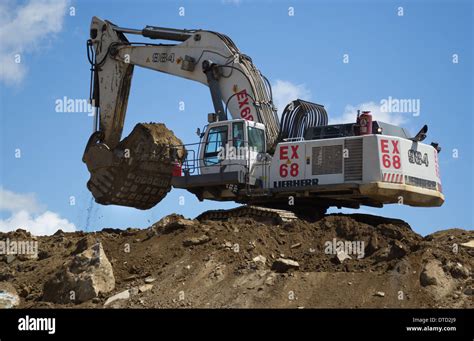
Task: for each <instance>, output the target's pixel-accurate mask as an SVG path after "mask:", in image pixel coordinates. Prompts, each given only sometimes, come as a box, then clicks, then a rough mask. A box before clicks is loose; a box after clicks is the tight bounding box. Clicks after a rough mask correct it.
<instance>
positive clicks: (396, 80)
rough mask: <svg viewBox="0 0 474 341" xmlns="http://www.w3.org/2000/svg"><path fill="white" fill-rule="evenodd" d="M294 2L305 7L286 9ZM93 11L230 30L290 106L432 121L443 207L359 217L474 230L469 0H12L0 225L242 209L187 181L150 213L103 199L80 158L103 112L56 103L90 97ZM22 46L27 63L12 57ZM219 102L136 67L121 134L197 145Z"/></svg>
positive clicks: (100, 223)
mask: <svg viewBox="0 0 474 341" xmlns="http://www.w3.org/2000/svg"><path fill="white" fill-rule="evenodd" d="M46 5H48V6H46ZM71 6H72V7H74V10H75V13H74V14H75V15H74V16H71V15H70V14H71ZM181 6H182V7H184V10H185V15H184V16H179V7H181ZM290 6H291V7H293V8H294V16H289V15H288V14H289V7H290ZM399 7H403V15H400V14H401V11H400V8H399ZM94 15H96V16H99V17H101V18H103V19H108V20H110V21H112V22H114V23H116V24H117V25H119V26H123V27H131V28H143V27H144V26H145V25H154V26H163V27H173V28H202V29H210V30H215V31H219V32H222V33H225V34H227V35H229V36H230V37H231V38H232V39H233V40H234V42H235V43H236V44H237V46H238V47H239V48H240V50H241V51H242V52H244V53H246V54H248V55H250V56H251V57H252V59H253V61H254V63H255V64H256V66H257V67H258V68H259V69H260V70H261V71H262V72H263V74H264V75H266V76H267V77H268V78H269V80H270V82H271V83H272V84H273V85H274V91H275V93H276V95H275V96H276V99H277V104H279V107H281V109H282V107H283V106H284V105H285V104H286V103H287V102H289V101H290V100H293V99H295V98H296V97H301V98H303V99H307V100H311V101H314V102H317V103H321V104H324V105H325V106H326V108H327V110H328V113H329V115H330V117H331V120H332V121H333V122H336V121H342V120H347V119H349V118H352V117H353V114H354V110H357V109H358V108H360V107H366V108H370V109H372V110H373V111H374V114H375V118H376V119H377V118H378V119H381V120H389V121H392V122H397V123H402V125H403V126H405V127H407V128H408V129H409V130H411V131H412V132H416V131H417V130H418V129H419V128H420V127H421V126H422V125H423V124H425V123H426V124H428V126H429V135H428V139H427V141H428V143H429V142H430V141H437V142H439V143H440V145H441V146H442V148H443V151H442V152H441V154H440V168H441V176H442V181H443V189H444V193H445V196H446V203H445V204H444V205H443V206H442V207H441V208H413V207H405V206H398V205H391V206H390V205H388V206H385V207H384V208H383V209H368V208H364V209H363V210H362V212H370V213H374V214H378V215H383V216H390V217H396V218H401V219H404V220H406V221H407V222H409V223H410V224H411V225H412V227H413V229H414V230H415V231H416V232H418V233H420V234H427V233H431V232H433V231H436V230H439V229H445V228H451V227H462V228H467V229H472V228H473V226H474V224H473V222H474V215H473V199H472V198H473V195H474V187H473V178H472V177H473V159H472V154H473V149H472V148H473V147H472V146H473V134H472V131H473V130H474V124H473V118H472V115H473V109H474V104H473V97H472V94H473V65H472V57H473V5H472V2H471V1H430V2H428V1H407V2H405V1H252V2H250V1H245V0H242V1H204V2H189V1H180V2H176V1H163V2H159V3H158V2H155V1H140V0H138V1H103V2H101V3H100V4H97V1H69V2H65V1H62V0H58V1H52V2H50V1H31V0H29V1H9V0H7V1H2V4H1V5H0V18H1V19H0V40H1V41H2V44H1V47H0V64H1V69H0V113H1V116H0V117H1V125H0V150H1V155H2V156H1V159H0V162H1V163H0V186H1V189H0V193H1V196H0V199H2V200H1V203H0V230H6V229H9V228H13V227H18V226H17V225H21V226H23V227H25V228H29V229H31V230H33V231H35V232H36V233H40V234H41V233H51V231H52V232H54V231H53V230H55V229H56V228H57V227H61V226H62V227H63V229H66V230H73V229H87V230H95V229H102V228H105V227H120V228H126V227H132V226H133V227H147V226H149V225H150V224H151V223H153V222H155V221H157V220H158V219H160V218H161V217H162V216H164V215H166V214H169V213H172V212H177V213H181V214H183V215H185V216H187V217H195V216H196V215H198V214H199V213H200V212H202V211H204V210H206V209H210V208H218V207H219V208H226V207H232V206H233V204H232V203H216V202H209V201H206V202H204V203H199V202H198V201H197V199H195V198H194V197H193V196H192V195H190V194H188V193H187V192H185V191H182V190H173V191H172V192H171V193H169V194H168V196H167V197H166V199H165V200H163V201H162V202H161V203H160V204H159V205H158V206H156V207H154V208H153V209H151V210H148V211H140V210H135V209H131V208H124V207H117V206H101V205H98V204H95V203H93V202H92V200H91V195H90V193H89V192H88V190H87V188H86V186H85V184H86V182H87V180H88V178H89V174H88V172H87V169H86V167H85V165H84V164H83V163H82V161H81V158H82V153H83V149H84V146H85V143H86V141H87V139H88V137H89V135H90V133H91V129H92V119H91V117H89V116H88V115H87V113H84V112H81V113H79V112H74V113H64V112H62V113H61V112H56V111H55V101H56V100H57V99H61V98H63V97H64V96H66V97H68V98H71V99H83V98H88V91H89V76H90V74H89V64H88V61H87V58H86V54H85V53H86V46H85V44H86V40H87V38H88V30H89V24H90V20H91V17H92V16H94ZM144 39H145V38H142V39H140V38H139V37H136V38H133V41H143V40H144ZM18 55H19V56H20V57H21V58H20V59H21V61H20V63H15V62H14V59H15V57H18ZM344 55H347V56H346V57H348V63H344V62H343V61H344ZM453 55H456V56H457V63H456V62H453V58H454V59H455V58H456V57H455V56H454V57H453ZM389 97H392V98H398V99H416V100H419V101H420V104H421V107H420V109H421V110H420V115H419V116H416V117H415V116H413V114H412V113H392V114H387V113H383V112H380V110H379V107H380V101H381V100H383V99H387V98H389ZM180 101H184V103H185V110H184V111H179V108H178V105H179V102H180ZM211 111H212V103H211V99H210V95H209V90H208V88H207V87H205V86H203V85H200V84H198V83H193V82H191V81H188V80H184V79H179V78H176V77H173V76H169V75H164V74H159V73H157V72H152V71H150V70H143V69H139V68H136V69H135V76H134V79H133V82H132V90H131V94H130V100H129V106H128V114H127V118H126V125H125V130H124V136H125V135H126V134H128V133H129V132H130V131H131V129H132V128H133V126H134V125H135V124H136V123H138V122H149V121H155V122H164V123H165V124H166V125H167V126H168V127H169V128H170V129H172V130H173V131H174V132H175V133H176V135H177V136H179V137H180V138H181V139H182V140H184V141H185V142H186V143H190V142H195V141H196V135H195V134H194V132H195V131H196V128H197V127H202V126H203V125H204V124H205V123H206V120H207V113H208V112H211ZM18 152H20V153H21V155H20V157H18V156H19V154H18ZM456 156H457V157H456ZM180 196H184V198H185V204H184V205H179V197H180ZM71 197H74V201H75V204H74V205H71V200H70V198H71ZM332 211H333V212H337V211H338V210H335V209H334V210H332Z"/></svg>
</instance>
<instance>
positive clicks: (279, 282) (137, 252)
mask: <svg viewBox="0 0 474 341" xmlns="http://www.w3.org/2000/svg"><path fill="white" fill-rule="evenodd" d="M14 236H16V237H15V238H25V239H28V238H33V237H32V236H30V235H29V234H28V233H26V231H16V232H11V233H7V234H0V240H4V239H6V238H10V239H12V238H13V237H14ZM35 238H36V240H37V241H38V243H39V256H38V258H36V259H33V258H29V259H28V258H22V259H20V258H11V257H10V258H8V259H7V257H6V256H3V257H2V259H1V260H0V281H6V282H8V283H10V284H11V285H12V286H13V288H14V289H15V290H16V291H17V292H18V295H19V297H20V302H19V307H24V308H32V307H106V308H122V307H127V308H144V307H145V308H153V307H154V308H161V307H166V308H173V307H184V308H186V307H202V308H206V307H272V308H277V307H278V308H280V307H281V308H287V307H288V308H291V307H294V308H296V307H300V306H304V307H308V308H309V307H318V308H336V307H338V308H345V307H348V308H357V307H358V308H362V307H380V308H381V307H407V308H414V307H456V308H458V307H459V308H461V307H463V308H466V307H470V308H473V307H474V304H473V297H472V295H473V285H474V283H473V279H472V271H473V269H474V261H473V256H474V248H473V245H472V241H473V240H474V232H473V231H467V230H462V229H450V230H446V231H439V232H436V233H434V234H431V235H429V236H426V237H422V236H420V235H418V234H417V233H415V232H414V231H412V230H411V228H410V226H409V225H408V224H407V223H405V222H403V221H401V220H397V219H390V218H384V217H375V216H370V215H363V214H353V215H343V214H334V215H327V216H325V217H324V218H322V219H321V220H319V221H317V222H308V221H304V220H295V221H291V222H286V223H281V224H280V223H276V222H271V221H270V222H266V221H257V220H254V219H250V218H230V219H228V220H225V221H214V220H204V221H198V220H191V219H186V218H184V217H183V216H179V215H175V214H173V215H170V216H167V217H164V218H163V219H161V220H160V221H159V222H157V223H155V224H153V225H152V226H151V227H149V228H148V229H142V230H140V229H127V230H117V229H104V230H102V231H100V232H96V233H84V232H76V233H65V232H61V233H57V234H55V235H52V236H45V237H35ZM97 245H100V246H97ZM94 247H95V248H97V249H98V252H95V253H94V252H92V253H91V252H89V251H88V250H91V249H92V250H93V249H94ZM101 250H102V251H101ZM101 252H103V254H102V253H101ZM84 253H86V254H84ZM101 255H102V256H104V257H106V259H107V261H108V262H109V264H110V269H111V270H110V271H108V270H107V265H106V262H105V260H103V261H99V263H101V262H102V264H105V265H104V266H105V269H102V270H104V271H105V272H104V273H106V274H109V272H111V273H110V274H111V275H112V276H113V278H114V280H115V281H113V280H112V276H99V277H100V279H101V281H99V282H97V283H99V284H98V286H99V287H101V288H102V289H103V290H95V289H98V288H95V289H94V285H90V286H88V285H89V284H90V283H92V282H93V281H92V282H87V281H85V283H86V284H83V285H84V290H85V289H87V290H85V291H84V292H85V294H84V295H83V296H82V298H81V299H79V300H78V299H76V300H75V301H73V300H70V299H69V298H68V297H67V295H62V294H60V293H61V290H62V289H61V290H60V289H58V288H62V287H61V286H62V285H64V283H63V282H61V281H59V282H58V278H59V279H60V278H62V277H61V273H62V274H63V275H64V274H67V275H68V276H69V277H68V276H66V277H67V278H69V279H68V280H70V277H72V278H73V279H74V280H71V281H69V282H68V283H69V284H71V283H72V284H75V283H82V282H80V280H79V279H78V278H86V277H88V276H89V277H93V274H94V271H99V272H98V274H100V273H101V271H100V269H99V268H98V265H97V264H98V263H96V262H97V260H94V257H96V258H97V257H99V258H100V256H101ZM79 258H80V259H79ZM74 259H75V262H76V263H74V261H73V260H74ZM79 260H83V261H84V262H82V261H81V262H79ZM77 262H79V263H80V264H79V263H77ZM73 263H74V264H73ZM78 264H79V265H78ZM73 265H74V266H73ZM75 265H77V267H75ZM77 269H79V270H80V271H76V270H77ZM58 273H59V274H58ZM74 276H75V277H74ZM81 276H82V277H81ZM63 278H64V276H63ZM48 281H49V282H48ZM51 281H52V282H51ZM66 282H67V281H66ZM112 282H114V285H113V286H112V285H111V283H112ZM54 285H57V286H58V287H57V288H56V289H55V286H54ZM75 288H76V289H72V290H73V291H74V290H75V291H78V287H77V286H76V287H75ZM68 289H70V288H69V287H68ZM69 291H70V290H69ZM64 292H66V291H64ZM54 293H56V296H58V295H59V297H60V298H59V299H57V300H56V299H54V296H55V295H53V294H54ZM51 297H53V299H51ZM106 303H107V304H106Z"/></svg>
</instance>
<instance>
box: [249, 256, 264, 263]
mask: <svg viewBox="0 0 474 341" xmlns="http://www.w3.org/2000/svg"><path fill="white" fill-rule="evenodd" d="M252 261H254V262H255V263H263V264H265V263H266V262H267V259H266V258H265V257H264V256H262V255H258V256H257V257H254V258H253V259H252Z"/></svg>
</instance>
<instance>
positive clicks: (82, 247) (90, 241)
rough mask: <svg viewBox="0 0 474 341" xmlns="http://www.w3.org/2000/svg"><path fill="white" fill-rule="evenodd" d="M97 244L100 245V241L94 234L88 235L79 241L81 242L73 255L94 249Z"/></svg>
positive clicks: (77, 244)
mask: <svg viewBox="0 0 474 341" xmlns="http://www.w3.org/2000/svg"><path fill="white" fill-rule="evenodd" d="M97 243H99V241H98V240H97V239H96V238H95V237H94V236H93V235H92V234H88V235H87V236H85V237H84V238H81V239H79V241H78V242H77V243H76V248H75V249H74V251H73V252H72V253H71V254H72V255H77V254H78V253H81V252H84V251H86V250H87V249H90V248H92V247H93V246H94V245H95V244H97Z"/></svg>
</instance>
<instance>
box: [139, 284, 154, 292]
mask: <svg viewBox="0 0 474 341" xmlns="http://www.w3.org/2000/svg"><path fill="white" fill-rule="evenodd" d="M151 289H153V284H144V285H140V286H139V287H138V291H140V292H145V291H148V290H151Z"/></svg>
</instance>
